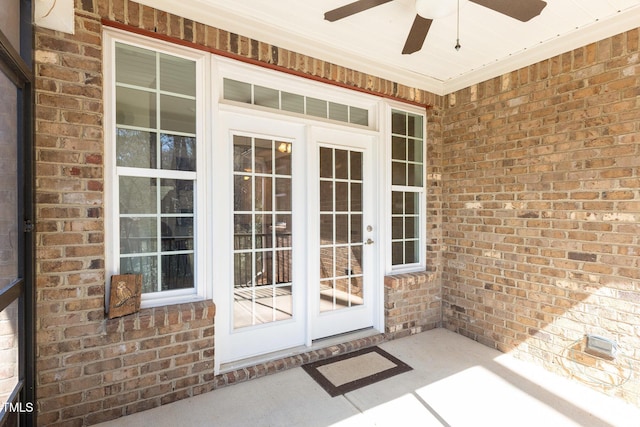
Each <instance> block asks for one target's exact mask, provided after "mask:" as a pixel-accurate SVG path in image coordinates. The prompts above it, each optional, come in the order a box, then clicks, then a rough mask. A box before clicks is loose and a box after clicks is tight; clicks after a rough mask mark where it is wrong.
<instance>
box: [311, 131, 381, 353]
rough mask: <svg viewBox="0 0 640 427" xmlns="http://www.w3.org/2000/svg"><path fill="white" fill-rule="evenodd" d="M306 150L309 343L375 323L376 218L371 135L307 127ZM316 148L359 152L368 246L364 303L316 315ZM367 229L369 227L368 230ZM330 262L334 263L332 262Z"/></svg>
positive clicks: (317, 295) (317, 168)
mask: <svg viewBox="0 0 640 427" xmlns="http://www.w3.org/2000/svg"><path fill="white" fill-rule="evenodd" d="M309 134H310V140H309V141H308V143H307V146H308V147H309V150H308V154H307V171H308V172H307V180H308V190H307V194H308V195H309V196H308V199H309V200H308V204H307V206H308V208H309V213H308V221H309V226H308V237H307V242H308V245H307V251H308V266H309V268H308V276H307V277H308V279H307V283H308V289H309V297H308V309H309V313H308V317H309V335H310V338H311V340H315V339H321V338H325V337H329V336H332V335H337V334H341V333H345V332H349V331H354V330H358V329H364V328H368V327H374V326H375V323H376V321H375V320H376V316H375V314H376V306H375V302H376V300H377V298H376V296H377V287H378V285H379V283H378V282H377V280H376V279H377V277H376V275H377V271H376V268H375V266H376V265H377V262H376V261H377V259H378V251H379V249H378V248H379V242H378V236H379V235H380V234H379V232H378V215H377V212H376V209H377V206H378V203H379V201H378V198H379V197H377V191H376V182H375V174H374V171H375V167H376V163H375V148H376V144H375V140H376V138H375V137H373V136H371V135H366V134H362V133H359V132H357V131H354V130H337V129H331V128H326V127H319V126H315V127H312V128H311V131H310V132H309ZM320 147H327V148H336V149H345V150H351V151H359V152H362V153H363V159H362V160H363V166H365V167H364V168H363V171H362V173H363V177H362V178H363V179H362V181H363V184H364V185H363V200H362V205H363V207H362V212H363V218H362V221H363V223H362V227H363V234H362V239H363V241H367V240H369V242H371V243H370V244H363V246H362V256H363V264H364V265H363V267H364V268H363V282H364V283H363V288H364V293H363V296H364V304H363V305H362V306H357V307H350V308H342V309H339V310H335V311H326V312H323V313H321V312H320V299H319V292H320V274H319V272H320V262H319V259H320V228H319V217H320V215H319V212H320V203H319V202H320V200H319V199H320V190H319V181H320V178H319V163H320V162H319V150H320ZM367 226H370V227H371V231H368V230H367V229H366V228H367ZM334 262H336V261H335V260H334Z"/></svg>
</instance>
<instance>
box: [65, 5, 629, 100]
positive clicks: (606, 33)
mask: <svg viewBox="0 0 640 427" xmlns="http://www.w3.org/2000/svg"><path fill="white" fill-rule="evenodd" d="M58 1H60V0H58ZM351 1H352V0H325V1H322V2H303V1H300V0H271V1H265V0H243V1H238V0H182V1H180V2H176V1H174V0H140V1H139V3H142V4H145V5H147V6H150V7H154V8H157V9H161V10H164V11H166V12H169V13H172V14H175V15H178V16H183V17H185V18H188V19H192V20H194V21H197V22H201V23H203V24H207V25H211V26H213V27H216V28H220V29H223V30H226V31H229V32H232V33H236V34H239V35H241V36H245V37H249V38H251V39H254V40H259V41H262V42H265V43H269V44H271V45H274V46H278V47H281V48H285V49H288V50H291V51H293V52H298V53H302V54H304V55H307V56H310V57H314V58H318V59H322V60H325V61H329V62H331V63H335V64H338V65H342V66H344V67H347V68H351V69H354V70H357V71H361V72H364V73H367V74H371V75H374V76H378V77H382V78H385V79H389V80H392V81H395V82H397V83H401V84H404V85H407V86H410V87H415V88H419V89H424V90H426V91H429V92H432V93H435V94H438V95H445V94H448V93H451V92H454V91H456V90H459V89H463V88H465V87H468V86H471V85H474V84H476V83H480V82H482V81H485V80H488V79H491V78H493V77H496V76H500V75H502V74H504V73H508V72H510V71H513V70H517V69H519V68H522V67H525V66H528V65H531V64H534V63H536V62H539V61H542V60H544V59H547V58H550V57H553V56H556V55H559V54H562V53H564V52H567V51H570V50H572V49H575V48H578V47H581V46H585V45H587V44H589V43H593V42H596V41H599V40H602V39H605V38H607V37H611V36H614V35H616V34H620V33H622V32H625V31H628V30H631V29H634V28H637V27H639V26H640V0H546V2H547V6H546V7H545V9H543V11H542V13H541V14H540V15H539V16H537V17H535V18H533V19H532V20H531V21H529V22H526V23H522V22H519V21H517V20H514V19H511V18H508V17H505V16H504V15H501V14H499V13H496V12H494V11H492V10H489V9H487V8H484V7H482V6H479V5H477V4H474V3H470V2H468V1H467V0H460V4H461V7H460V30H459V31H460V43H461V45H462V49H460V51H455V49H453V45H454V44H455V41H456V31H457V17H456V15H455V14H454V15H453V16H448V17H445V18H440V19H438V20H435V21H434V23H433V25H432V26H431V29H430V30H429V34H428V36H427V39H426V41H425V44H424V46H423V49H422V50H421V51H419V52H417V53H414V54H412V55H401V53H400V51H401V49H402V45H403V43H404V40H405V37H406V34H407V33H408V31H409V28H410V25H411V22H412V21H413V18H414V17H415V7H414V0H394V1H392V2H389V3H386V4H383V5H381V6H377V7H375V8H372V9H370V10H367V11H365V12H361V13H359V14H356V15H353V16H350V17H348V18H346V19H343V20H340V21H336V22H328V21H325V20H324V12H326V11H328V10H331V9H334V8H336V7H340V6H342V5H345V4H348V3H350V2H351Z"/></svg>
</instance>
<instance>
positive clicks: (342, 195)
mask: <svg viewBox="0 0 640 427" xmlns="http://www.w3.org/2000/svg"><path fill="white" fill-rule="evenodd" d="M335 186H336V194H335V203H336V211H341V212H345V211H348V210H349V183H348V182H336V183H335Z"/></svg>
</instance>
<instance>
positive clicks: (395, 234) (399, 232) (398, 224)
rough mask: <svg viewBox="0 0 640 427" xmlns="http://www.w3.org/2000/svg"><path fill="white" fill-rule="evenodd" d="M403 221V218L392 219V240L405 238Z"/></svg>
mask: <svg viewBox="0 0 640 427" xmlns="http://www.w3.org/2000/svg"><path fill="white" fill-rule="evenodd" d="M403 226H404V225H403V220H402V217H394V218H391V238H392V239H394V240H395V239H402V238H404V228H403Z"/></svg>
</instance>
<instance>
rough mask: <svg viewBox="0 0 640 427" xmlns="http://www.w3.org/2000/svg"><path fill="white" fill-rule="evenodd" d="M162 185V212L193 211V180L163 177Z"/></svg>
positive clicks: (182, 212)
mask: <svg viewBox="0 0 640 427" xmlns="http://www.w3.org/2000/svg"><path fill="white" fill-rule="evenodd" d="M160 185H161V187H160V197H161V198H162V201H161V204H160V206H161V212H162V213H181V214H192V213H193V181H187V180H179V179H163V180H161V181H160Z"/></svg>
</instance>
